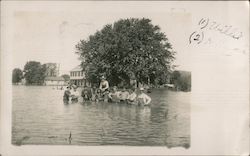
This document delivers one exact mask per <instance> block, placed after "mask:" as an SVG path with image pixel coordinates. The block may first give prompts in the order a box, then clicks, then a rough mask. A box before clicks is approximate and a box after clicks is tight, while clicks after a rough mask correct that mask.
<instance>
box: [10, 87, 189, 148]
mask: <svg viewBox="0 0 250 156" xmlns="http://www.w3.org/2000/svg"><path fill="white" fill-rule="evenodd" d="M149 95H150V96H151V97H152V103H151V106H150V107H148V106H147V107H139V106H130V105H126V104H115V103H91V102H87V103H82V102H81V101H80V102H79V103H75V104H67V105H65V104H63V98H62V96H63V91H62V90H53V89H52V87H39V86H13V107H12V108H13V110H12V111H13V118H12V120H13V122H12V143H13V144H15V145H22V144H56V145H63V144H71V145H129V146H168V147H176V146H182V147H186V148H187V147H189V145H190V103H189V101H190V100H189V98H190V93H184V92H172V91H168V90H166V89H156V90H153V92H152V93H150V94H149Z"/></svg>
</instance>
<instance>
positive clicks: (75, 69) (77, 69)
mask: <svg viewBox="0 0 250 156" xmlns="http://www.w3.org/2000/svg"><path fill="white" fill-rule="evenodd" d="M70 71H71V72H72V71H82V67H81V65H79V66H76V67H75V68H73V69H72V70H70Z"/></svg>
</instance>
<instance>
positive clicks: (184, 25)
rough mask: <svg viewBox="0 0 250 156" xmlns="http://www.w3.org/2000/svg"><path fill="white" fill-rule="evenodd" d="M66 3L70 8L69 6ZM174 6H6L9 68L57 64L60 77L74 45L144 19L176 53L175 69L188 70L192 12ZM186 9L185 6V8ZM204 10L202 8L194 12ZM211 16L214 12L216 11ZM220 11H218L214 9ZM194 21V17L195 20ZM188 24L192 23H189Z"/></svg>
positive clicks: (71, 62)
mask: <svg viewBox="0 0 250 156" xmlns="http://www.w3.org/2000/svg"><path fill="white" fill-rule="evenodd" d="M69 4H70V5H69ZM176 6H178V3H177V2H155V3H152V2H117V3H114V2H107V1H106V2H100V1H93V2H74V3H73V2H72V3H70V2H67V3H64V2H59V1H57V2H53V3H49V2H46V3H43V2H40V3H36V2H30V1H26V2H23V3H15V4H12V6H11V7H12V11H13V14H12V16H11V17H12V18H11V20H12V22H11V23H12V25H14V27H13V47H12V52H13V55H12V56H13V68H15V67H19V68H23V66H24V64H25V63H26V62H27V61H31V60H35V61H40V62H41V63H47V62H55V63H59V64H60V73H61V74H63V73H68V72H69V70H71V69H72V68H74V67H75V66H77V65H79V64H80V61H79V60H78V56H77V55H76V54H75V45H76V44H77V43H78V42H79V41H80V40H81V39H87V38H88V36H89V35H90V34H93V33H95V32H96V31H97V30H100V29H102V27H103V26H104V25H105V24H112V23H113V22H115V21H117V20H119V19H124V18H131V17H133V18H143V17H144V18H149V19H151V20H152V23H153V24H154V25H159V26H160V28H161V30H162V32H164V33H165V34H166V36H167V38H168V39H169V41H170V43H171V44H172V45H173V49H174V50H175V51H176V52H177V54H176V60H175V62H174V64H175V65H178V66H179V67H178V69H181V70H189V71H190V70H191V62H190V48H189V44H188V39H189V35H190V33H192V31H193V30H192V20H193V19H192V15H193V14H192V13H190V11H191V12H192V10H190V9H187V8H183V7H181V6H180V7H176ZM190 6H192V4H191V3H190V4H189V6H187V7H189V8H190ZM204 6H206V4H203V5H202V6H201V7H200V8H199V7H195V10H196V11H197V12H199V11H200V10H199V9H202V7H204ZM214 9H215V14H216V8H214ZM218 9H219V10H220V8H219V7H218V8H217V10H218ZM196 20H197V22H198V20H199V19H196ZM193 25H194V22H193Z"/></svg>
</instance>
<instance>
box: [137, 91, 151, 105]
mask: <svg viewBox="0 0 250 156" xmlns="http://www.w3.org/2000/svg"><path fill="white" fill-rule="evenodd" d="M150 102H151V97H149V96H148V95H147V94H145V93H144V88H140V94H139V95H138V104H139V105H149V103H150Z"/></svg>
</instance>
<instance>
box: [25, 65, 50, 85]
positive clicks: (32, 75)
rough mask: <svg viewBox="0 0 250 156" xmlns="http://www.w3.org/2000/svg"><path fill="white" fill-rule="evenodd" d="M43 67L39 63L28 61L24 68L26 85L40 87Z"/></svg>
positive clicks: (44, 68)
mask: <svg viewBox="0 0 250 156" xmlns="http://www.w3.org/2000/svg"><path fill="white" fill-rule="evenodd" d="M45 71H46V67H45V65H41V63H40V62H36V61H29V62H27V63H26V64H25V66H24V73H25V74H24V77H25V80H26V83H27V84H36V85H42V84H43V83H44V78H45Z"/></svg>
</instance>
